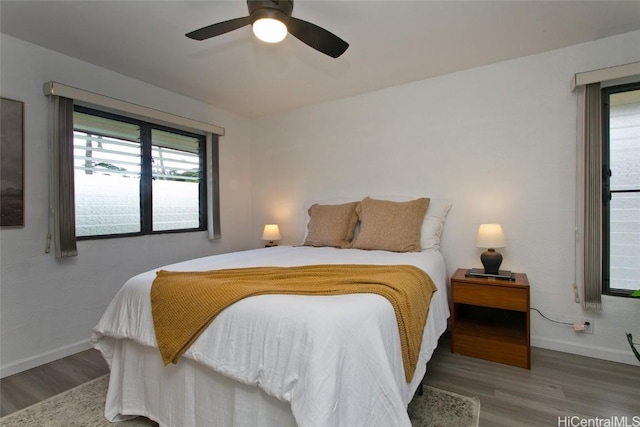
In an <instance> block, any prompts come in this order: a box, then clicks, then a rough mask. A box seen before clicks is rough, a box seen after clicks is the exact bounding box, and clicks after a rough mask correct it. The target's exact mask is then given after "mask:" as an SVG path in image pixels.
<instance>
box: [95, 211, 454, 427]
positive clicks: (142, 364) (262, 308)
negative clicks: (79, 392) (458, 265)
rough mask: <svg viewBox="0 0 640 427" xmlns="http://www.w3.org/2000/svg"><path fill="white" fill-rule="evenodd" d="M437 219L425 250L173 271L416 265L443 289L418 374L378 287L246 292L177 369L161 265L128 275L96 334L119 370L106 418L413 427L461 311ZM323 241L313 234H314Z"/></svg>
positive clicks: (257, 258) (195, 265)
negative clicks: (168, 338)
mask: <svg viewBox="0 0 640 427" xmlns="http://www.w3.org/2000/svg"><path fill="white" fill-rule="evenodd" d="M447 210H448V208H447ZM431 212H433V209H432V211H431ZM360 214H361V216H360V217H359V218H360V219H362V218H363V216H362V213H360ZM423 215H424V212H423ZM445 215H446V212H445ZM442 221H444V218H442ZM426 222H427V221H426V216H425V221H424V223H423V222H422V221H421V223H420V225H421V226H419V228H422V231H423V233H422V241H421V242H420V243H419V246H420V247H419V248H418V250H413V251H407V252H394V251H389V250H380V249H359V248H343V247H332V246H326V245H319V246H311V245H307V246H277V247H270V248H261V249H254V250H248V251H242V252H236V253H230V254H222V255H215V256H210V257H204V258H199V259H194V260H190V261H185V262H181V263H178V264H173V265H169V266H164V267H163V269H164V270H168V271H175V272H198V271H209V270H220V269H230V268H248V267H256V266H261V267H262V266H274V267H275V266H278V267H294V266H305V265H334V264H354V265H408V266H415V267H417V268H419V269H421V270H423V271H424V272H426V273H427V274H428V275H429V277H430V278H431V280H432V281H433V283H434V284H435V285H436V287H437V291H436V292H435V293H434V294H433V296H432V298H431V302H430V305H429V310H428V316H427V321H426V325H425V327H424V330H423V331H422V342H421V345H420V349H419V350H420V351H419V355H418V363H417V365H416V368H415V372H413V375H412V377H411V379H410V381H407V378H406V376H405V370H404V366H403V354H402V351H401V349H400V336H399V332H398V323H397V322H396V314H395V312H394V309H393V307H392V305H391V304H390V303H389V301H388V300H387V299H385V298H384V297H382V296H380V295H376V294H369V293H361V294H346V295H331V296H319V297H318V296H301V295H284V294H278V295H260V296H253V297H250V298H245V299H242V300H240V301H238V302H236V303H235V304H233V305H231V306H229V307H228V308H226V309H225V310H223V311H222V312H221V313H220V314H219V315H218V316H217V317H215V319H214V320H213V321H212V322H211V324H210V325H209V326H208V327H207V328H206V329H205V330H204V331H203V332H202V334H201V335H200V336H199V337H198V338H197V339H196V340H195V342H193V344H192V345H191V346H190V347H189V348H188V349H187V350H186V352H185V353H184V354H183V356H182V358H181V359H180V360H179V361H178V363H176V364H169V365H167V366H165V365H164V363H163V361H162V359H161V357H160V355H159V352H158V348H157V341H156V337H155V334H154V328H153V318H152V314H151V307H150V304H151V303H150V296H149V294H150V289H151V286H152V282H153V280H154V278H155V277H156V274H157V271H158V270H152V271H148V272H145V273H142V274H140V275H137V276H135V277H133V278H131V279H130V280H129V281H127V283H126V284H125V285H124V286H123V287H122V289H121V290H120V291H119V292H118V294H117V295H116V296H115V297H114V299H113V301H112V302H111V304H110V305H109V307H108V308H107V310H106V312H105V313H104V315H103V316H102V318H101V319H100V321H99V323H98V324H97V325H96V327H95V328H94V329H93V331H92V342H93V345H94V347H95V348H97V349H98V350H100V351H101V353H102V354H103V356H104V357H105V359H106V361H107V363H108V364H109V367H110V370H111V375H110V380H109V390H108V394H107V399H106V406H105V416H106V418H107V419H109V420H110V421H119V420H123V419H126V418H129V417H131V416H145V417H147V418H149V419H151V420H154V421H156V422H158V423H159V424H160V426H172V427H178V426H182V427H187V426H194V427H197V426H247V427H249V426H251V427H256V426H265V427H271V426H273V427H275V426H278V427H287V426H292V427H293V426H305V427H306V426H332V427H339V426H345V427H355V426H367V427H369V426H380V427H393V426H410V425H411V423H410V420H409V418H408V415H407V412H406V408H407V405H408V403H409V402H410V401H411V399H412V397H413V395H414V393H415V392H416V390H417V389H418V387H419V386H420V384H421V381H422V379H423V377H424V375H425V372H426V364H427V362H428V360H429V359H430V357H431V355H432V354H433V351H434V350H435V348H436V346H437V342H438V338H439V337H440V335H441V334H442V333H443V332H444V331H445V329H446V327H447V318H448V317H449V309H448V303H447V291H446V283H447V273H446V268H445V262H444V259H443V257H442V254H441V253H440V251H439V249H438V247H439V246H438V245H437V244H436V245H430V247H426V248H423V247H422V246H429V245H428V244H425V243H424V242H425V239H424V238H425V237H426V236H425V233H424V225H425V223H426ZM358 223H359V224H360V226H361V227H362V225H365V223H364V222H361V221H358ZM309 225H311V224H309ZM325 230H326V229H325ZM439 230H440V231H441V230H442V227H439ZM362 231H365V233H366V230H363V229H362V228H361V229H360V231H357V232H356V233H355V236H352V237H351V238H352V239H357V233H358V232H362ZM309 233H311V234H313V227H309ZM438 236H439V232H438ZM312 237H313V235H311V236H309V235H307V236H306V237H305V242H308V241H310V238H312ZM431 237H432V236H431ZM341 238H342V237H341Z"/></svg>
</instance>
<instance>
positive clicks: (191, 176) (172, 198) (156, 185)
mask: <svg viewBox="0 0 640 427" xmlns="http://www.w3.org/2000/svg"><path fill="white" fill-rule="evenodd" d="M151 140H152V148H151V156H152V176H153V184H152V194H153V214H152V215H153V231H163V230H180V229H187V228H198V227H200V180H201V172H200V169H201V168H200V156H199V144H200V139H199V138H196V137H191V136H186V135H181V134H177V133H172V132H167V131H162V130H158V129H153V130H152V133H151Z"/></svg>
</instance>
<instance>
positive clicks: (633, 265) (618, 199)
mask: <svg viewBox="0 0 640 427" xmlns="http://www.w3.org/2000/svg"><path fill="white" fill-rule="evenodd" d="M609 206H610V227H611V229H610V233H609V237H610V246H609V248H610V258H609V263H610V264H609V266H610V273H609V274H610V275H609V280H610V284H609V287H610V288H612V289H631V290H636V289H638V288H640V285H639V284H638V277H640V193H613V194H612V198H611V202H610V205H609Z"/></svg>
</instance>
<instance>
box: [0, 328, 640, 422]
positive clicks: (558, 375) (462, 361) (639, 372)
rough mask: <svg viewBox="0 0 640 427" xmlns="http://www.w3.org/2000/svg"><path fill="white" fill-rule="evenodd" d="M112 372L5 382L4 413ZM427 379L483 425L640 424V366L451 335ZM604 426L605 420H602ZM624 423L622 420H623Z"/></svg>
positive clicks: (91, 354) (55, 372) (59, 371)
mask: <svg viewBox="0 0 640 427" xmlns="http://www.w3.org/2000/svg"><path fill="white" fill-rule="evenodd" d="M107 372H108V368H107V365H106V363H105V362H104V360H102V357H101V356H100V354H99V353H98V352H97V351H95V350H87V351H85V352H82V353H79V354H76V355H73V356H70V357H67V358H64V359H61V360H58V361H55V362H52V363H49V364H47V365H44V366H41V367H38V368H34V369H31V370H28V371H25V372H22V373H19V374H16V375H13V376H10V377H7V378H4V379H2V380H0V393H1V396H0V405H1V406H0V409H1V414H2V416H4V415H6V414H9V413H11V412H14V411H16V410H18V409H20V408H23V407H26V406H29V405H31V404H33V403H36V402H38V401H40V400H44V399H46V398H48V397H51V396H53V395H55V394H57V393H61V392H63V391H65V390H67V389H69V388H72V387H75V386H77V385H80V384H82V383H84V382H86V381H89V380H91V379H93V378H96V377H98V376H101V375H104V374H105V373H107ZM425 383H426V384H429V385H432V386H435V387H438V388H442V389H445V390H450V391H454V392H456V393H460V394H463V395H467V396H477V397H479V398H480V404H481V410H480V425H481V426H486V427H494V426H495V427H499V426H505V427H507V426H508V427H512V426H516V425H517V426H558V425H570V424H569V422H568V421H567V422H565V423H564V424H560V423H559V421H558V420H559V417H561V418H564V417H579V418H581V419H585V418H586V419H594V418H600V419H604V418H611V417H623V416H626V417H628V418H627V423H628V425H638V424H632V423H633V421H634V419H633V417H634V416H635V417H638V418H636V420H637V422H640V365H639V366H632V365H625V364H620V363H614V362H607V361H603V360H598V359H592V358H588V357H582V356H576V355H572V354H567V353H559V352H555V351H551V350H545V349H540V348H533V349H532V368H531V370H530V371H529V370H526V369H521V368H516V367H512V366H507V365H501V364H498V363H493V362H487V361H484V360H480V359H474V358H471V357H466V356H461V355H459V354H452V353H451V352H450V350H449V341H448V337H446V336H444V337H443V338H442V339H441V342H440V345H439V347H438V349H437V350H436V352H435V353H434V356H433V358H432V360H431V361H430V362H429V366H428V368H427V376H426V380H425ZM601 425H604V424H601ZM623 425H624V424H623Z"/></svg>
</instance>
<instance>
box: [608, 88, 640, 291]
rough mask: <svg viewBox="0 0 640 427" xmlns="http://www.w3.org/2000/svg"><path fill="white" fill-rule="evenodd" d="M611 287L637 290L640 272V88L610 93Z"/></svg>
mask: <svg viewBox="0 0 640 427" xmlns="http://www.w3.org/2000/svg"><path fill="white" fill-rule="evenodd" d="M609 168H610V169H611V179H610V185H611V191H613V193H612V196H611V197H612V198H611V202H610V205H609V215H610V217H609V239H610V240H609V251H610V255H609V280H610V283H609V287H610V288H611V289H630V290H635V289H638V288H639V287H640V285H638V276H639V275H640V193H638V192H633V191H634V190H635V191H637V190H640V90H629V91H625V92H619V93H612V94H611V95H610V97H609Z"/></svg>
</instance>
